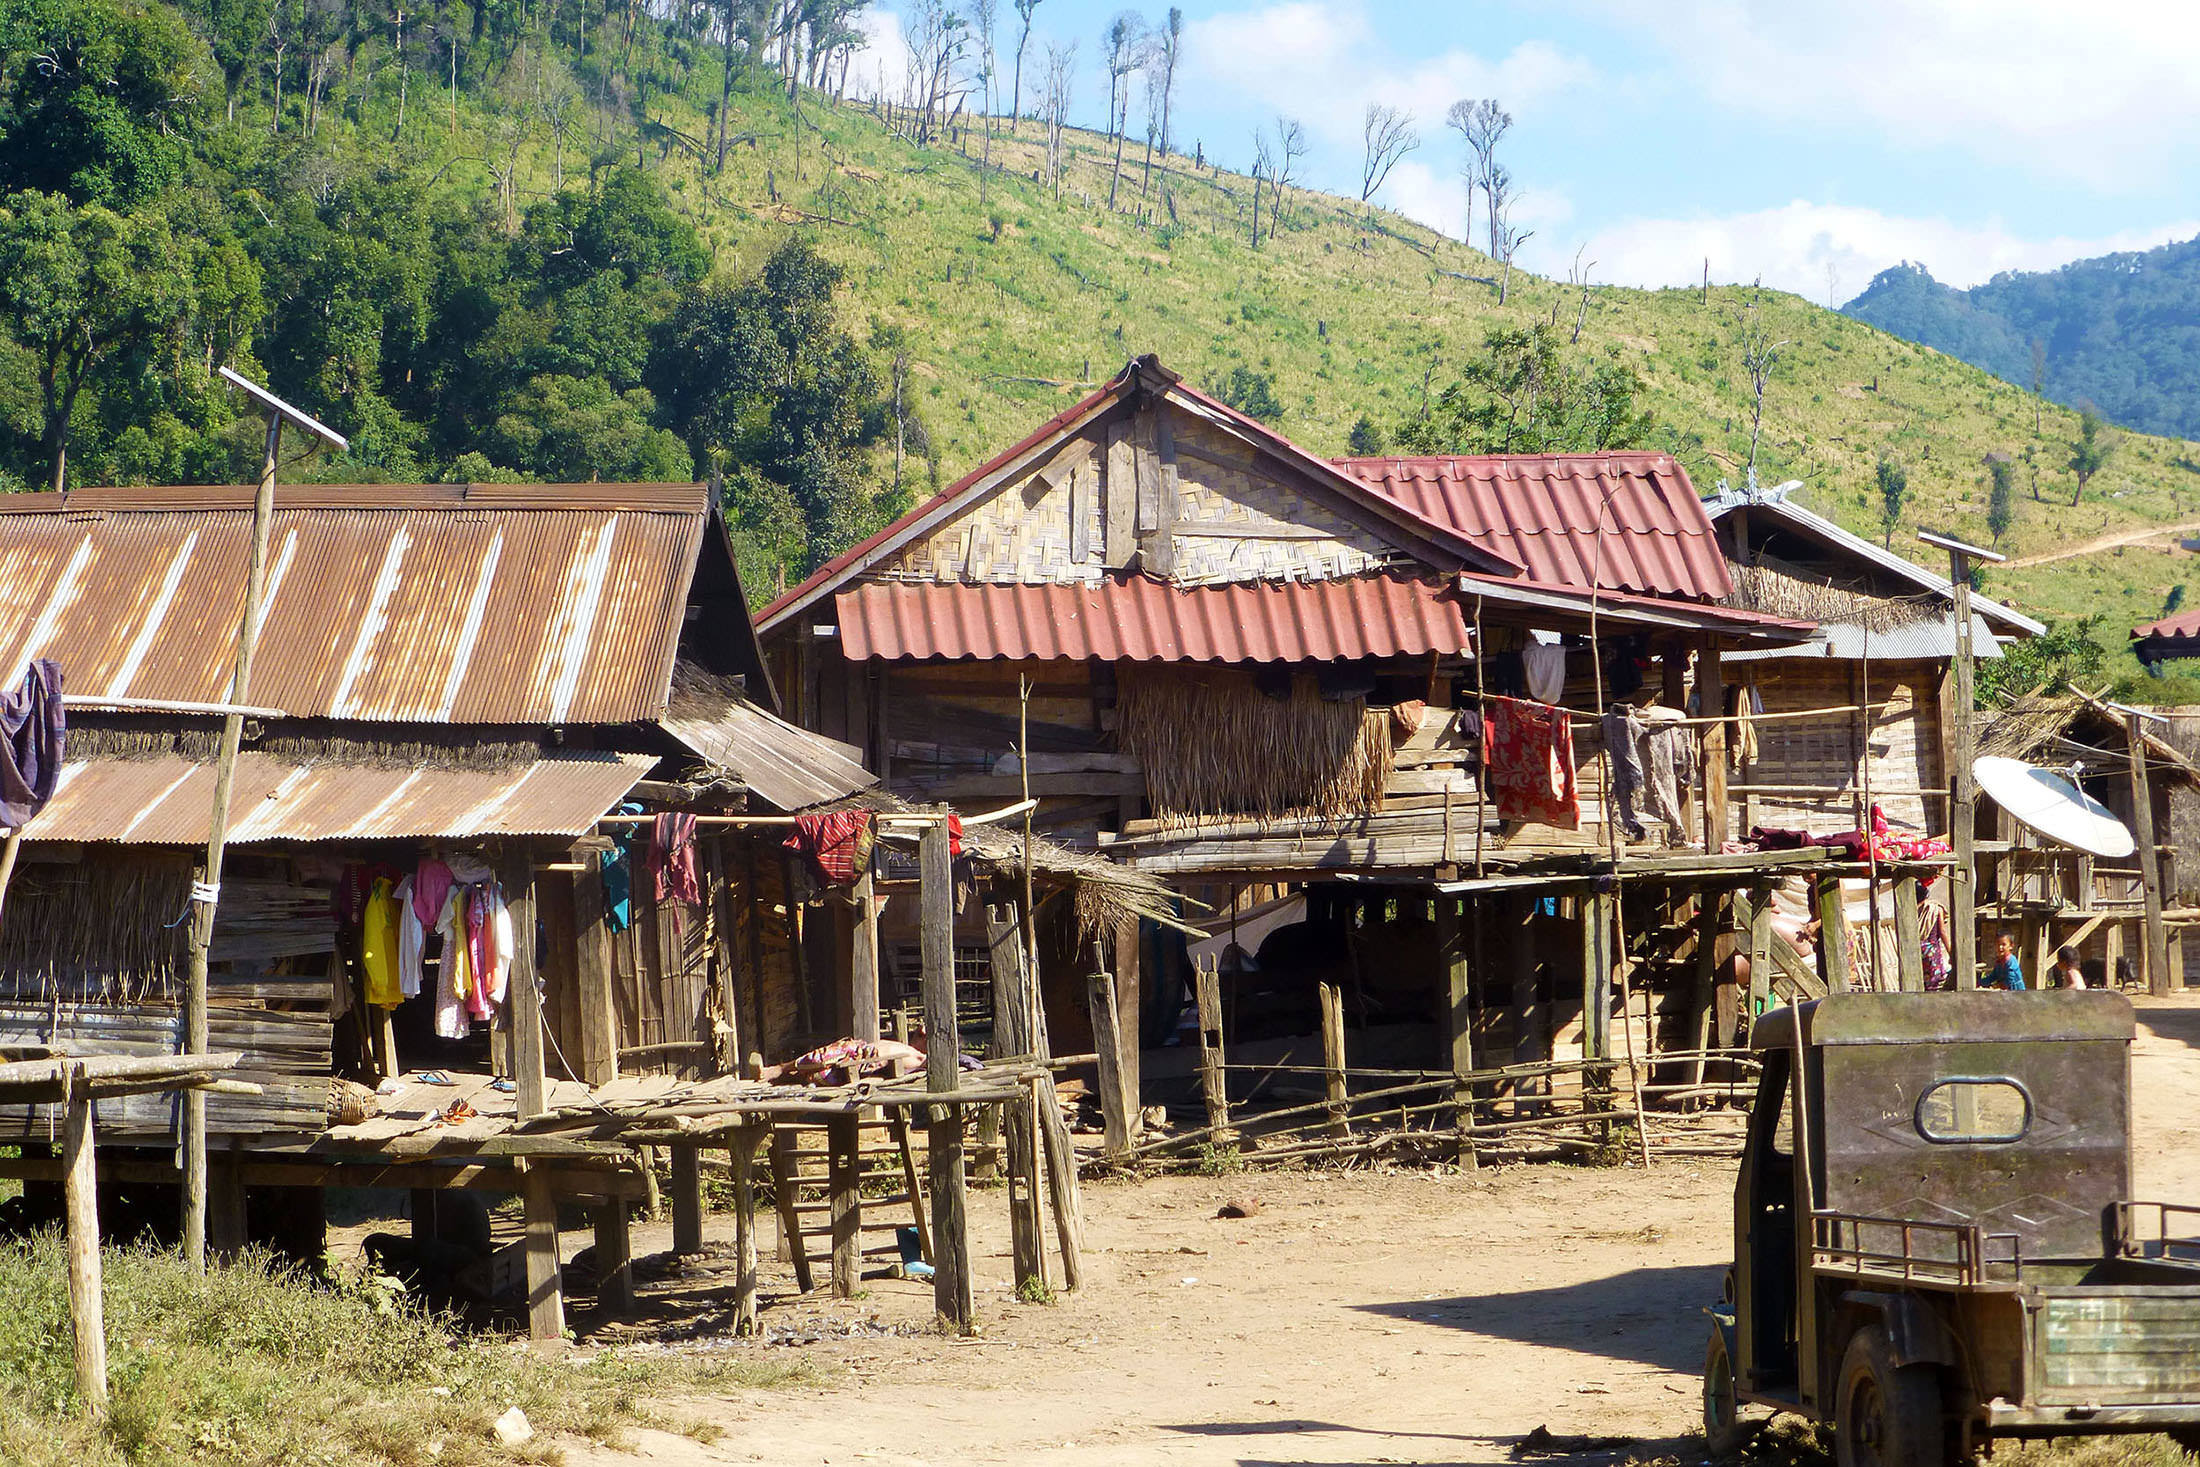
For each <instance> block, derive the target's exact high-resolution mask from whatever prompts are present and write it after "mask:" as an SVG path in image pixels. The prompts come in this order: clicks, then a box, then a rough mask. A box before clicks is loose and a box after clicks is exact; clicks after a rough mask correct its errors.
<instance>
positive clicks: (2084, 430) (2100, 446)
mask: <svg viewBox="0 0 2200 1467" xmlns="http://www.w3.org/2000/svg"><path fill="white" fill-rule="evenodd" d="M2115 452H2116V436H2115V434H2113V433H2111V432H2110V431H2108V427H2107V425H2106V424H2105V423H2103V422H2102V421H2101V415H2100V414H2099V413H2098V412H2096V411H2095V410H2094V409H2092V408H2091V407H2087V408H2085V409H2083V410H2082V411H2081V412H2080V413H2079V414H2078V436H2077V439H2076V441H2074V442H2073V443H2072V444H2071V445H2070V474H2071V477H2072V478H2073V479H2075V480H2076V481H2077V482H2076V487H2074V488H2073V489H2072V490H2071V491H2070V502H2071V504H2072V505H2076V504H2077V502H2078V501H2079V500H2081V499H2083V498H2084V497H2085V486H2086V485H2087V484H2089V483H2091V482H2092V481H2093V476H2094V475H2095V474H2098V473H2099V472H2100V471H2101V470H2102V469H2104V468H2106V467H2107V466H2108V460H2109V457H2110V456H2111V455H2112V454H2114V453H2115Z"/></svg>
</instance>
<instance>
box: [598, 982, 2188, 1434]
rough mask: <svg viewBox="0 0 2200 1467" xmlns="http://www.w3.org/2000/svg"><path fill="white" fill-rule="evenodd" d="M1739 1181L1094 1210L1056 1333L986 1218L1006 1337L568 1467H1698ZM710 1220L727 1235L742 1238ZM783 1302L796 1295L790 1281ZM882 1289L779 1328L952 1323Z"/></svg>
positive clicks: (1110, 1205)
mask: <svg viewBox="0 0 2200 1467" xmlns="http://www.w3.org/2000/svg"><path fill="white" fill-rule="evenodd" d="M2141 1017H2142V1020H2143V1021H2144V1023H2145V1025H2146V1027H2145V1028H2144V1029H2143V1031H2142V1035H2141V1039H2140V1042H2139V1045H2138V1047H2137V1050H2136V1053H2135V1058H2134V1071H2135V1095H2134V1107H2133V1108H2134V1111H2135V1113H2136V1115H2137V1118H2138V1125H2139V1129H2140V1133H2141V1138H2142V1139H2141V1144H2140V1149H2139V1154H2138V1157H2137V1172H2138V1177H2137V1182H2138V1187H2137V1191H2138V1195H2140V1196H2141V1197H2160V1198H2182V1199H2188V1200H2200V1108H2196V1107H2195V1106H2194V1105H2193V1102H2192V1096H2193V1095H2194V1094H2195V1093H2196V1091H2200V999H2192V1000H2185V999H2179V1000H2170V1001H2162V1002H2155V1001H2142V1008H2141ZM1732 1185H1733V1171H1732V1167H1731V1165H1730V1164H1726V1163H1708V1162H1674V1163H1666V1164H1660V1165H1659V1166H1657V1167H1656V1168H1655V1169H1653V1170H1652V1171H1651V1172H1649V1173H1648V1174H1647V1175H1646V1174H1644V1173H1642V1172H1640V1171H1638V1170H1634V1169H1632V1168H1630V1169H1625V1170H1618V1171H1602V1170H1590V1169H1584V1168H1577V1167H1570V1166H1561V1165H1549V1166H1535V1167H1509V1168H1505V1169H1502V1170H1497V1171H1485V1172H1483V1173H1481V1174H1478V1175H1472V1176H1434V1175H1429V1174H1425V1173H1398V1174H1393V1175H1379V1174H1347V1175H1336V1176H1310V1175H1290V1174H1270V1175H1255V1176H1243V1177H1223V1178H1169V1179H1164V1180H1159V1181H1152V1182H1147V1183H1144V1184H1142V1185H1127V1184H1105V1185H1098V1186H1092V1187H1088V1188H1087V1189H1086V1192H1085V1206H1086V1212H1087V1218H1088V1223H1087V1225H1088V1229H1089V1232H1090V1235H1091V1236H1090V1245H1091V1252H1090V1254H1089V1271H1090V1274H1091V1278H1090V1280H1089V1281H1088V1285H1087V1287H1086V1288H1085V1289H1084V1290H1083V1291H1082V1292H1081V1293H1080V1294H1078V1295H1076V1296H1073V1297H1071V1298H1069V1299H1067V1300H1066V1301H1065V1302H1064V1303H1062V1304H1060V1305H1057V1306H1054V1307H1042V1306H1029V1305H1020V1304H1017V1303H1015V1302H1013V1301H1012V1300H1011V1299H1010V1298H1009V1297H1008V1294H1007V1284H1008V1277H1009V1264H1008V1259H1007V1257H1006V1255H1005V1242H1004V1223H1003V1219H1002V1218H1001V1216H1000V1215H999V1214H1000V1212H1001V1209H1000V1207H999V1206H998V1204H997V1201H996V1200H995V1199H996V1197H997V1194H989V1195H987V1196H985V1197H983V1198H981V1199H980V1200H979V1201H978V1203H977V1205H976V1206H974V1207H973V1210H972V1211H973V1221H974V1223H975V1224H976V1238H977V1248H976V1256H977V1275H978V1281H979V1309H980V1314H981V1317H982V1319H983V1322H984V1334H983V1336H982V1337H981V1338H980V1339H978V1340H976V1341H972V1342H963V1343H948V1342H945V1341H942V1340H939V1339H937V1338H932V1337H921V1336H900V1335H875V1336H873V1335H866V1336H859V1337H856V1338H845V1339H828V1340H826V1341H824V1342H822V1343H817V1344H811V1345H807V1346H803V1347H801V1348H803V1349H804V1350H805V1351H806V1352H807V1353H808V1355H809V1356H810V1357H811V1359H812V1360H813V1361H814V1362H815V1363H816V1364H817V1366H818V1367H819V1369H820V1371H821V1372H822V1373H823V1377H824V1381H825V1384H823V1385H822V1386H820V1387H817V1388H814V1389H806V1390H799V1391H793V1392H779V1393H754V1394H751V1393H743V1394H739V1395H735V1396H730V1397H725V1398H716V1399H706V1400H697V1401H692V1402H686V1403H682V1404H681V1406H680V1407H679V1409H683V1410H690V1411H693V1412H695V1413H698V1414H700V1415H702V1416H703V1417H705V1418H706V1419H708V1420H710V1421H711V1422H713V1423H715V1424H717V1425H718V1426H720V1427H722V1428H723V1430H724V1433H725V1434H724V1436H723V1437H722V1438H721V1439H720V1440H718V1441H717V1442H715V1443H713V1444H711V1445H708V1446H699V1445H697V1444H696V1443H695V1442H693V1441H691V1440H688V1439H685V1438H678V1437H670V1436H654V1435H653V1436H650V1437H649V1438H647V1439H646V1440H643V1441H641V1442H639V1443H637V1444H636V1445H637V1447H638V1449H639V1450H638V1457H637V1456H636V1455H627V1454H624V1453H615V1452H600V1451H595V1450H587V1449H584V1450H574V1451H571V1452H570V1453H569V1460H570V1461H571V1462H572V1463H573V1464H574V1467H618V1464H631V1463H634V1462H635V1461H637V1460H641V1461H645V1462H653V1463H659V1464H667V1467H703V1464H713V1467H715V1464H724V1463H772V1464H805V1463H854V1462H869V1463H882V1464H887V1467H916V1464H924V1467H935V1464H936V1467H948V1464H957V1467H966V1464H967V1467H984V1464H1010V1463H1016V1464H1023V1463H1041V1464H1047V1467H1112V1464H1184V1467H1225V1464H1227V1467H1284V1464H1317V1463H1437V1462H1443V1463H1474V1464H1490V1467H1496V1464H1500V1463H1510V1462H1512V1461H1513V1458H1512V1456H1511V1452H1510V1449H1511V1447H1512V1445H1513V1444H1514V1443H1515V1442H1517V1441H1519V1440H1520V1439H1521V1438H1522V1437H1523V1436H1524V1435H1526V1434H1527V1433H1529V1432H1531V1431H1533V1430H1535V1429H1536V1428H1537V1427H1548V1428H1549V1429H1550V1431H1552V1432H1553V1433H1556V1434H1559V1435H1561V1436H1567V1435H1587V1436H1624V1437H1629V1438H1633V1439H1634V1441H1635V1445H1633V1446H1631V1447H1629V1448H1628V1449H1627V1452H1626V1455H1641V1456H1651V1455H1659V1454H1664V1453H1668V1452H1674V1451H1684V1450H1686V1446H1685V1442H1684V1438H1685V1436H1686V1434H1687V1433H1688V1431H1689V1430H1690V1429H1691V1427H1692V1426H1693V1425H1694V1424H1695V1422H1696V1421H1697V1411H1698V1405H1697V1401H1698V1384H1697V1370H1698V1367H1699V1366H1700V1364H1701V1361H1702V1356H1703V1341H1704V1334H1705V1329H1706V1327H1707V1326H1706V1322H1705V1319H1704V1316H1703V1314H1702V1308H1703V1306H1704V1305H1705V1304H1707V1303H1709V1302H1711V1301H1712V1300H1714V1299H1715V1298H1716V1297H1717V1296H1718V1293H1719V1288H1720V1279H1721V1274H1722V1270H1723V1269H1724V1267H1725V1266H1726V1263H1727V1261H1728V1257H1729V1254H1730V1250H1731V1236H1732V1235H1731V1226H1732V1224H1731V1221H1730V1214H1729V1206H1730V1198H1731V1190H1732ZM1246 1195H1253V1196H1257V1197H1259V1198H1260V1199H1261V1203H1262V1206H1261V1209H1260V1212H1259V1214H1258V1215H1257V1216H1255V1217H1251V1218H1246V1219H1240V1220H1223V1219H1219V1218H1217V1217H1216V1216H1215V1209H1216V1207H1217V1205H1218V1204H1219V1203H1221V1202H1222V1201H1224V1200H1225V1199H1228V1198H1235V1197H1242V1196H1246ZM711 1222H712V1228H713V1231H712V1234H711V1236H713V1237H715V1236H717V1232H718V1230H719V1229H720V1228H721V1227H728V1228H730V1223H727V1222H726V1221H725V1220H723V1219H719V1218H716V1217H714V1218H713V1219H712V1220H711ZM637 1244H638V1246H643V1247H662V1246H663V1241H662V1239H661V1238H660V1237H658V1236H657V1235H655V1234H650V1235H648V1236H646V1237H638V1238H637ZM767 1283H768V1284H769V1285H772V1286H776V1287H777V1288H778V1289H779V1290H781V1291H782V1292H785V1291H788V1290H790V1289H791V1285H789V1284H788V1283H787V1281H786V1280H785V1279H784V1278H783V1277H782V1276H781V1274H780V1273H777V1272H775V1273H772V1274H771V1275H770V1276H769V1277H768V1279H767ZM868 1287H869V1288H870V1289H871V1291H872V1293H871V1297H870V1298H868V1299H864V1300H858V1301H852V1302H849V1303H845V1304H838V1305H835V1304H831V1303H829V1302H826V1301H822V1300H819V1301H814V1302H803V1303H800V1304H793V1305H786V1304H783V1305H781V1306H780V1307H777V1308H773V1309H771V1310H769V1312H768V1313H767V1316H766V1319H767V1323H768V1324H770V1325H775V1326H777V1325H785V1324H792V1323H796V1322H798V1321H809V1322H810V1324H809V1325H808V1326H807V1327H808V1328H810V1329H812V1330H813V1331H817V1330H819V1329H821V1328H822V1327H826V1326H830V1327H833V1328H847V1327H848V1326H849V1325H850V1323H851V1322H864V1321H874V1322H877V1323H878V1324H879V1325H882V1326H887V1327H891V1326H893V1325H895V1324H896V1323H907V1324H911V1325H913V1324H914V1323H915V1322H916V1321H919V1320H921V1319H923V1318H925V1317H927V1316H928V1315H929V1313H930V1308H931V1303H930V1290H929V1287H928V1286H922V1285H917V1284H911V1283H905V1282H899V1281H887V1280H880V1281H874V1282H872V1283H871V1284H869V1286H868ZM858 1327H859V1328H867V1327H868V1326H866V1325H863V1324H860V1323H859V1324H858ZM735 1348H740V1349H751V1350H757V1349H763V1350H769V1349H786V1348H791V1347H788V1346H771V1345H754V1344H744V1345H740V1346H737V1347H735ZM1610 1459H1611V1457H1610V1454H1600V1455H1594V1456H1587V1457H1583V1456H1574V1457H1570V1458H1566V1459H1564V1460H1565V1461H1566V1462H1567V1463H1568V1464H1570V1467H1583V1464H1593V1467H1602V1464H1604V1463H1605V1462H1607V1461H1608V1460H1610ZM1696 1460H1698V1459H1697V1458H1695V1457H1686V1458H1684V1461H1687V1462H1691V1463H1693V1462H1694V1461H1696Z"/></svg>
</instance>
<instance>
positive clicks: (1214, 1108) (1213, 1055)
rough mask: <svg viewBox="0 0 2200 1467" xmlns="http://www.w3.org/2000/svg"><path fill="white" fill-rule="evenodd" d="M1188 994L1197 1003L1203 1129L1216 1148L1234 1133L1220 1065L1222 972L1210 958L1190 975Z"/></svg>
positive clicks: (1226, 1074)
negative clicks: (1204, 1110) (1204, 1111)
mask: <svg viewBox="0 0 2200 1467" xmlns="http://www.w3.org/2000/svg"><path fill="white" fill-rule="evenodd" d="M1192 996H1193V999H1194V1001H1195V1002H1196V1003H1197V1004H1198V1006H1199V1089H1200V1094H1201V1096H1202V1098H1204V1099H1205V1100H1206V1102H1207V1129H1208V1130H1210V1131H1212V1132H1214V1136H1215V1139H1214V1145H1215V1147H1216V1149H1218V1150H1219V1149H1221V1148H1222V1147H1225V1146H1229V1145H1231V1144H1233V1143H1234V1142H1235V1141H1236V1140H1237V1135H1236V1133H1235V1132H1233V1131H1232V1130H1231V1129H1230V1077H1229V1072H1228V1071H1226V1070H1225V1069H1223V1067H1222V1066H1223V1047H1222V975H1221V974H1220V973H1219V972H1218V971H1216V968H1215V965H1214V962H1213V960H1212V959H1210V960H1208V961H1207V962H1205V963H1203V964H1201V965H1200V967H1199V969H1198V970H1197V972H1195V973H1194V974H1193V981H1192Z"/></svg>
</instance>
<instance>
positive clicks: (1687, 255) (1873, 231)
mask: <svg viewBox="0 0 2200 1467" xmlns="http://www.w3.org/2000/svg"><path fill="white" fill-rule="evenodd" d="M2195 234H2200V221H2189V220H2188V221H2179V222H2175V223H2169V224H2164V225H2161V226H2159V227H2157V228H2150V229H2133V230H2124V231H2120V232H2117V233H2113V234H2105V235H2096V236H2077V235H2057V236H2054V237H2051V238H2044V239H2027V238H2022V237H2019V236H2018V235H2016V234H2013V233H2011V232H2010V231H2009V229H2008V228H2007V227H2005V226H2004V225H2003V224H2001V223H2000V222H1999V221H1989V222H1988V223H1985V224H1977V225H1973V224H1953V223H1950V222H1949V221H1947V220H1945V219H1926V218H1905V217H1903V216H1900V215H1893V214H1885V213H1882V212H1880V211H1879V210H1877V209H1865V208H1855V207H1850V206H1846V205H1838V204H1816V203H1811V202H1809V201H1808V200H1803V199H1797V200H1795V201H1794V202H1793V203H1789V204H1785V205H1782V206H1781V207H1779V208H1776V209H1760V210H1757V211H1755V212H1752V213H1745V214H1730V215H1720V216H1706V217H1701V218H1692V219H1629V220H1623V221H1621V222H1619V223H1617V224H1612V225H1608V226H1606V227H1604V228H1601V229H1599V230H1597V231H1595V232H1594V233H1593V234H1591V236H1590V238H1589V242H1588V245H1587V248H1586V252H1585V254H1584V256H1583V258H1584V259H1587V260H1594V261H1596V262H1597V263H1596V272H1595V278H1596V279H1597V280H1599V281H1601V282H1610V283H1613V284H1619V285H1643V286H1658V285H1685V284H1688V283H1690V282H1692V281H1696V280H1700V279H1702V278H1703V270H1704V261H1705V260H1706V259H1709V260H1710V262H1711V278H1712V280H1713V281H1715V282H1732V281H1748V280H1754V279H1757V278H1758V277H1760V276H1761V277H1763V279H1764V282H1765V284H1767V285H1770V286H1775V287H1777V288H1779V289H1781V290H1788V291H1793V292H1795V293H1796V294H1798V295H1803V296H1808V297H1809V298H1810V299H1812V300H1815V301H1818V302H1820V303H1825V304H1840V303H1841V302H1844V301H1847V300H1850V299H1853V298H1854V297H1855V296H1856V295H1857V294H1858V293H1859V292H1861V291H1862V290H1863V289H1864V287H1865V286H1866V285H1868V284H1870V283H1871V278H1872V276H1874V275H1876V274H1878V273H1879V272H1880V271H1881V270H1884V269H1886V268H1887V267H1888V266H1889V265H1893V264H1897V263H1899V262H1901V261H1903V260H1915V261H1917V262H1918V263H1920V264H1922V265H1924V266H1926V267H1927V268H1928V269H1930V270H1931V271H1932V272H1933V277H1934V278H1935V279H1937V280H1940V281H1943V282H1945V283H1947V284H1949V285H1955V286H1971V285H1976V284H1978V283H1980V282H1981V281H1984V280H1986V279H1989V278H1990V277H1992V276H1993V275H1994V274H1996V273H1997V272H1999V271H2002V270H2047V269H2052V268H2054V267H2055V266H2057V265H2061V264H2064V263H2066V262H2067V261H2070V260H2076V259H2083V258H2085V257H2087V256H2091V255H2101V254H2107V253H2110V252H2111V251H2116V250H2139V249H2149V248H2152V247H2153V246H2155V245H2158V244H2163V243H2165V242H2167V241H2169V240H2173V239H2189V238H2191V237H2192V236H2193V235H2195ZM1570 258H1571V256H1570V255H1567V254H1566V253H1565V252H1564V251H1563V250H1562V249H1561V248H1560V247H1559V245H1558V244H1557V243H1556V242H1555V241H1554V242H1553V243H1552V244H1550V245H1548V246H1544V243H1543V241H1541V240H1535V241H1531V242H1530V243H1529V245H1528V246H1527V248H1526V250H1525V251H1523V262H1524V263H1531V264H1532V265H1533V267H1534V268H1536V269H1538V270H1540V271H1543V272H1545V273H1551V272H1553V271H1555V272H1557V273H1559V274H1563V273H1564V271H1565V267H1566V264H1567V262H1568V261H1569V260H1570ZM1829 267H1830V269H1831V271H1832V274H1831V275H1830V276H1829V274H1828V270H1829Z"/></svg>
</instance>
